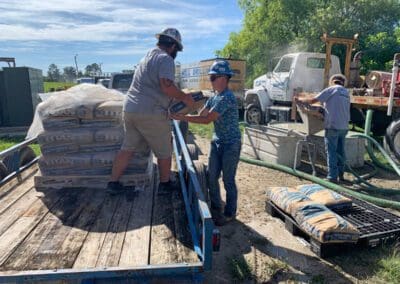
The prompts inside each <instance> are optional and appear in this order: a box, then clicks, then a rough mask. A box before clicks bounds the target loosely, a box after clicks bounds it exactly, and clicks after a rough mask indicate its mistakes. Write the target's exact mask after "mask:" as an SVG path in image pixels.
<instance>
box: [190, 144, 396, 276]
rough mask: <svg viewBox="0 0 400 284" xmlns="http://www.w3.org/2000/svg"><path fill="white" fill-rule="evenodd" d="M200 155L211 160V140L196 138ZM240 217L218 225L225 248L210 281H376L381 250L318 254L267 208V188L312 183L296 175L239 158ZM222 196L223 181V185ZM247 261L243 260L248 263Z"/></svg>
mask: <svg viewBox="0 0 400 284" xmlns="http://www.w3.org/2000/svg"><path fill="white" fill-rule="evenodd" d="M194 143H195V144H196V145H197V146H198V147H199V149H200V151H201V154H202V155H200V156H199V160H201V161H203V162H204V163H207V153H208V150H209V141H208V140H207V139H204V138H201V137H194ZM371 181H372V183H374V184H376V185H384V186H385V187H390V186H392V187H399V184H400V183H399V179H398V178H396V177H394V176H393V175H390V174H387V173H381V174H380V175H378V176H377V177H376V178H374V179H372V180H371ZM236 182H237V185H238V190H239V200H238V215H237V220H235V221H234V222H232V223H229V224H227V225H226V226H224V227H219V229H220V231H221V248H220V251H219V252H215V253H214V256H213V269H212V271H210V272H207V273H206V278H205V280H206V282H207V283H377V282H378V280H376V279H375V278H373V275H374V269H371V267H374V265H376V262H377V261H378V260H377V258H378V255H382V253H380V251H379V253H377V251H376V250H379V248H378V249H367V250H364V251H361V252H358V251H357V252H347V253H345V254H343V255H341V256H338V257H331V258H328V259H325V260H323V259H321V258H318V257H317V256H316V255H315V254H314V253H313V252H312V251H311V250H310V248H309V246H308V244H307V243H306V242H305V241H304V240H302V239H301V238H299V237H295V236H293V235H291V234H290V233H289V232H288V231H287V230H286V229H285V225H284V223H283V222H282V221H281V220H279V219H277V218H273V217H271V216H270V215H268V214H267V213H266V212H265V200H266V198H265V188H266V187H268V186H294V185H298V184H302V183H309V181H307V180H302V179H299V178H297V177H294V176H291V175H288V174H285V173H282V172H279V171H275V170H271V169H268V168H262V167H257V166H254V165H250V164H246V163H243V162H240V163H239V168H238V172H237V176H236ZM221 189H222V194H223V198H224V192H225V191H224V190H223V186H222V187H221ZM246 263H247V264H248V265H245V264H246Z"/></svg>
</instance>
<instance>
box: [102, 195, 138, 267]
mask: <svg viewBox="0 0 400 284" xmlns="http://www.w3.org/2000/svg"><path fill="white" fill-rule="evenodd" d="M132 205H133V202H132V200H129V199H128V198H126V196H125V195H124V196H122V198H121V199H120V202H119V204H118V206H117V209H116V210H115V213H114V215H113V218H112V221H111V225H110V227H109V230H108V232H107V234H106V237H105V239H104V242H103V246H102V247H101V250H100V254H99V258H98V259H97V262H96V266H97V267H102V266H106V267H114V266H118V263H119V259H120V256H121V250H122V246H123V243H124V239H125V233H126V227H127V224H128V220H129V217H130V213H131V209H132Z"/></svg>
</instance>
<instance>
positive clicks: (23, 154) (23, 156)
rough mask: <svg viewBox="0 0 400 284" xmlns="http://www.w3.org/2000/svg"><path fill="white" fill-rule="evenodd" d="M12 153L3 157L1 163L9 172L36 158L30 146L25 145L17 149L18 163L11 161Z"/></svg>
mask: <svg viewBox="0 0 400 284" xmlns="http://www.w3.org/2000/svg"><path fill="white" fill-rule="evenodd" d="M13 156H14V154H11V155H9V156H7V157H5V158H4V160H3V163H4V165H5V166H6V167H7V169H8V170H9V171H10V172H14V171H16V170H17V169H19V168H20V167H22V166H24V165H26V164H27V163H29V162H30V161H32V160H33V159H35V158H36V155H35V152H34V151H33V150H32V148H31V147H29V146H26V147H24V148H21V149H20V150H19V162H18V165H14V164H13V162H14V161H12V159H13Z"/></svg>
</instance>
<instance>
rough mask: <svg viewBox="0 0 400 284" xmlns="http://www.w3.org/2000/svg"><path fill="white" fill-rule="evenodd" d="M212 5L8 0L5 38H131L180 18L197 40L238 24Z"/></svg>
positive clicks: (1, 36) (1, 31) (1, 29)
mask: <svg viewBox="0 0 400 284" xmlns="http://www.w3.org/2000/svg"><path fill="white" fill-rule="evenodd" d="M156 4H157V5H156ZM162 7H165V8H164V9H163V8H162ZM172 7H174V8H173V9H172ZM210 9H212V7H207V6H205V5H200V4H190V3H187V2H186V1H172V0H161V1H154V0H148V1H145V2H144V1H119V2H118V1H117V2H116V1H100V0H86V1H83V0H69V1H65V0H64V1H63V0H52V1H43V0H28V1H19V2H18V1H2V2H0V10H3V11H4V12H2V15H1V19H0V40H35V39H36V40H53V41H74V40H76V41H126V40H134V39H138V38H140V39H143V38H146V37H149V36H151V37H152V36H153V34H154V32H156V31H159V30H161V29H162V28H163V27H166V26H167V25H168V26H170V25H171V23H173V24H176V23H178V25H177V28H179V29H180V30H181V32H182V33H183V37H184V38H187V39H195V38H199V37H202V36H203V35H204V34H206V33H208V34H209V35H211V36H212V34H213V33H221V32H223V30H224V29H225V28H226V27H229V26H231V25H232V21H231V20H228V19H224V18H221V17H216V18H210V17H209V11H210ZM172 11H174V12H172ZM235 24H236V23H235Z"/></svg>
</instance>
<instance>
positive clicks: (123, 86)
mask: <svg viewBox="0 0 400 284" xmlns="http://www.w3.org/2000/svg"><path fill="white" fill-rule="evenodd" d="M132 78H133V74H118V75H115V76H114V78H113V81H112V88H113V89H118V90H123V91H127V90H128V89H129V87H130V86H131V83H132Z"/></svg>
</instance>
